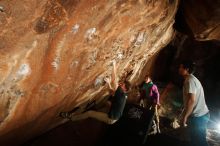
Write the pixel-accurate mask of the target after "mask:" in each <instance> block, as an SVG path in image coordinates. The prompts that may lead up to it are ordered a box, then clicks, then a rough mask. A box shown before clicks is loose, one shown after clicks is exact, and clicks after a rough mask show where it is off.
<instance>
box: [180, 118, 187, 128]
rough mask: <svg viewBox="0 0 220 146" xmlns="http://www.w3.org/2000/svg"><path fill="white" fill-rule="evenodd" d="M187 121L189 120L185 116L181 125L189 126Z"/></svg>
mask: <svg viewBox="0 0 220 146" xmlns="http://www.w3.org/2000/svg"><path fill="white" fill-rule="evenodd" d="M187 121H188V118H187V117H186V116H183V117H182V118H181V120H180V124H181V126H183V127H187Z"/></svg>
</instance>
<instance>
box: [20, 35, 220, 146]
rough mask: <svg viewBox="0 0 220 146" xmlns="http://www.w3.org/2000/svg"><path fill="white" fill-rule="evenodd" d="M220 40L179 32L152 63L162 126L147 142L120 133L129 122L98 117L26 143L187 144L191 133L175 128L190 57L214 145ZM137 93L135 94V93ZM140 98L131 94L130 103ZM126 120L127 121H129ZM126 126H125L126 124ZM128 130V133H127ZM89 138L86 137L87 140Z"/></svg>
mask: <svg viewBox="0 0 220 146" xmlns="http://www.w3.org/2000/svg"><path fill="white" fill-rule="evenodd" d="M219 56H220V42H219V41H196V40H195V39H194V38H192V37H190V36H187V35H186V34H183V33H180V32H176V37H175V38H174V39H173V40H172V41H171V42H170V43H169V44H168V45H167V46H166V47H164V48H163V49H161V50H160V51H159V52H158V53H157V54H156V55H155V57H154V59H153V61H152V64H153V65H152V66H151V69H150V70H151V72H150V74H151V75H152V79H153V81H154V82H155V83H156V84H157V85H158V87H159V89H160V94H161V108H160V109H159V111H160V120H161V123H160V126H161V131H162V132H161V134H156V135H150V136H148V138H147V141H146V143H145V144H141V143H140V141H142V139H140V138H139V137H135V136H134V135H129V134H128V133H126V132H124V133H120V132H121V131H126V130H125V129H126V128H128V129H129V128H130V126H134V125H129V124H128V125H127V127H126V126H122V125H120V124H124V123H120V122H119V124H117V123H116V124H114V125H113V126H108V125H106V124H104V123H101V122H99V121H97V120H94V119H87V120H83V121H79V122H71V121H69V122H67V123H65V124H64V125H60V126H58V127H56V128H55V129H53V130H51V131H49V132H47V133H45V134H43V135H41V136H39V137H37V138H35V139H33V140H31V141H29V142H27V143H25V144H24V146H29V145H30V146H44V145H49V144H50V145H80V146H91V145H94V146H99V145H100V146H101V145H102V146H104V145H105V146H110V145H117V144H120V145H155V146H156V145H158V146H160V145H164V144H166V145H171V146H177V145H178V146H187V145H189V143H188V140H189V137H188V135H187V131H186V129H183V128H180V129H176V130H175V129H172V127H171V126H170V124H171V123H172V120H173V119H174V118H175V117H177V116H178V114H180V108H181V106H182V84H183V79H182V78H181V77H180V76H179V75H178V67H179V63H180V61H182V60H186V59H190V60H193V61H194V62H195V63H196V71H195V73H194V75H195V76H196V77H198V79H199V80H200V81H201V83H202V85H203V87H204V91H205V96H206V102H207V104H208V107H209V110H210V113H211V119H210V122H209V127H208V137H207V140H208V141H209V144H210V146H217V145H218V144H219V140H218V139H219V134H218V131H216V123H218V122H219V120H220V108H219V107H220V98H219V95H220V76H219V74H220V70H219V68H220V59H219ZM132 96H134V95H132ZM135 101H136V99H133V98H132V97H130V100H129V101H128V104H131V103H132V104H133V103H134V102H135ZM125 123H126V122H125ZM122 127H123V128H122ZM127 134H128V135H127ZM85 138H86V140H85Z"/></svg>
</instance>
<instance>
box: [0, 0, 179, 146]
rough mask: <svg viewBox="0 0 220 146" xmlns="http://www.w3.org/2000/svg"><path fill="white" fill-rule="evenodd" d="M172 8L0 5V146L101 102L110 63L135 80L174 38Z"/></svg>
mask: <svg viewBox="0 0 220 146" xmlns="http://www.w3.org/2000/svg"><path fill="white" fill-rule="evenodd" d="M177 4H178V1H177V0H169V1H165V0H151V1H144V0H140V1H137V0H120V1H118V0H117V1H116V0H113V1H109V0H102V1H101V0H48V1H46V0H24V1H16V0H11V1H7V0H2V1H0V6H1V11H0V24H1V25H0V30H1V31H0V143H5V144H11V145H12V143H16V144H18V143H21V142H23V141H25V140H27V139H29V138H31V137H33V136H35V135H38V134H40V133H42V132H44V131H46V130H48V129H51V128H53V127H54V126H56V125H58V124H59V123H61V122H62V121H61V119H60V118H58V117H57V114H58V113H59V112H60V111H66V110H70V109H72V108H73V107H75V106H78V105H82V103H86V102H88V101H89V100H91V99H100V98H101V97H102V96H103V95H105V94H106V87H107V86H106V85H105V84H104V82H103V77H105V76H106V75H109V74H110V73H111V69H112V67H111V61H112V60H116V61H117V64H119V65H118V67H117V70H118V73H119V75H118V76H119V77H120V78H121V77H124V78H125V77H127V78H128V79H129V80H130V81H132V82H135V81H136V80H137V79H138V78H139V76H140V75H141V72H142V70H143V68H144V67H145V66H146V64H147V62H148V61H149V60H150V59H151V57H152V56H153V55H154V54H155V53H157V52H158V50H159V49H160V48H162V47H164V46H165V45H166V44H167V43H169V41H170V40H171V39H172V36H173V28H172V25H173V22H174V17H175V13H176V9H177ZM11 139H13V141H12V140H11Z"/></svg>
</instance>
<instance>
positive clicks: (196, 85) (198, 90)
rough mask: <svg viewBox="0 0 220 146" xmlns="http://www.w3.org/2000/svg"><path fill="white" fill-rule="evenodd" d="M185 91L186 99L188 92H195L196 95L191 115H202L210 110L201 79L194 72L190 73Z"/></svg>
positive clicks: (185, 84)
mask: <svg viewBox="0 0 220 146" xmlns="http://www.w3.org/2000/svg"><path fill="white" fill-rule="evenodd" d="M183 92H184V100H186V98H187V94H188V93H193V94H195V96H196V98H195V103H194V108H193V111H192V114H191V116H193V117H200V116H202V115H205V114H206V113H208V112H209V110H208V107H207V105H206V102H205V95H204V91H203V87H202V85H201V83H200V81H199V80H198V79H197V78H196V77H195V76H194V75H193V74H190V75H189V76H188V78H187V79H186V80H185V82H184V88H183Z"/></svg>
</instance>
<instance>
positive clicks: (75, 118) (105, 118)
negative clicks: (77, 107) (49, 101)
mask: <svg viewBox="0 0 220 146" xmlns="http://www.w3.org/2000/svg"><path fill="white" fill-rule="evenodd" d="M87 118H94V119H97V120H99V121H102V122H104V123H106V124H114V123H115V122H116V121H117V120H114V119H111V118H109V117H108V114H107V113H103V112H97V111H92V110H91V111H87V112H85V113H83V114H80V115H72V116H71V117H70V119H71V120H72V121H78V120H83V119H87Z"/></svg>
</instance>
